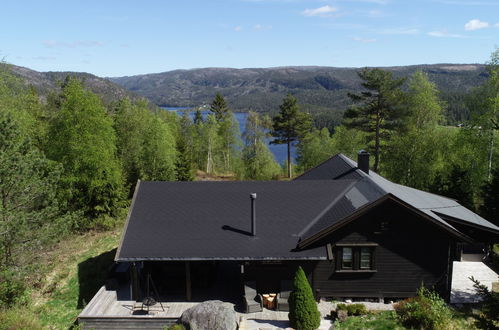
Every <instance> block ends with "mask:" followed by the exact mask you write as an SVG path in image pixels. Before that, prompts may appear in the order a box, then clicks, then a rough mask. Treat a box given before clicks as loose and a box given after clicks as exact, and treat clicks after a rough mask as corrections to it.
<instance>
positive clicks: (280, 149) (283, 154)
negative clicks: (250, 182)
mask: <svg viewBox="0 0 499 330" xmlns="http://www.w3.org/2000/svg"><path fill="white" fill-rule="evenodd" d="M163 109H165V110H168V111H175V112H181V111H184V110H190V109H189V108H169V107H163ZM210 113H211V112H210V111H209V110H203V111H201V114H202V115H203V117H206V116H207V115H208V114H210ZM190 114H191V117H192V118H194V111H191V112H190ZM234 117H236V120H237V122H238V123H239V130H240V131H241V134H242V133H243V132H244V127H245V126H246V119H247V118H248V113H247V112H235V113H234ZM271 140H272V139H271V138H269V139H267V143H269V142H270V141H271ZM269 149H270V151H271V152H272V153H273V154H274V157H275V160H276V161H277V162H278V163H279V164H281V165H282V164H284V163H285V161H286V158H287V145H286V144H270V143H269ZM291 157H292V158H293V160H294V159H295V158H296V148H295V147H292V148H291Z"/></svg>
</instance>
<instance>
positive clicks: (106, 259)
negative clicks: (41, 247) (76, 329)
mask: <svg viewBox="0 0 499 330" xmlns="http://www.w3.org/2000/svg"><path fill="white" fill-rule="evenodd" d="M119 236H120V234H119V232H118V231H117V230H116V231H110V232H91V233H87V234H85V235H82V236H74V237H71V238H69V239H66V240H64V241H63V242H60V243H59V244H58V245H57V246H56V247H55V248H54V249H52V251H50V252H48V253H47V255H46V256H44V258H43V259H44V261H45V262H46V264H45V265H44V267H43V268H44V269H45V271H46V273H45V274H44V276H43V277H44V278H43V280H42V285H41V286H40V288H39V289H34V290H33V292H32V300H33V301H32V307H31V308H30V310H32V312H33V313H34V314H35V315H37V316H38V319H39V320H40V323H41V324H42V325H43V327H44V328H49V329H67V328H70V327H71V326H72V324H73V323H74V322H75V320H76V317H77V316H78V314H79V313H80V312H81V311H82V309H83V308H84V307H85V305H86V304H87V303H88V302H89V301H90V299H92V296H93V295H94V294H95V293H96V292H97V291H98V289H99V288H100V287H101V286H102V285H103V284H104V282H105V277H106V274H107V271H108V269H109V267H110V266H111V265H112V263H113V259H114V254H115V251H116V247H117V245H118V241H119Z"/></svg>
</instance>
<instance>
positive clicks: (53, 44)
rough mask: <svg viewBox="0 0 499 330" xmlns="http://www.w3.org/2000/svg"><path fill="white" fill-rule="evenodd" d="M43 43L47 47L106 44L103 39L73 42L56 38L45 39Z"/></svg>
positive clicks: (99, 45) (97, 45)
mask: <svg viewBox="0 0 499 330" xmlns="http://www.w3.org/2000/svg"><path fill="white" fill-rule="evenodd" d="M42 44H43V45H44V46H45V47H47V48H55V47H67V48H77V47H101V46H104V43H103V42H102V41H96V40H77V41H72V42H65V41H56V40H44V41H42Z"/></svg>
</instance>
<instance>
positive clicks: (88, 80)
mask: <svg viewBox="0 0 499 330" xmlns="http://www.w3.org/2000/svg"><path fill="white" fill-rule="evenodd" d="M6 68H7V69H8V70H9V71H11V72H12V73H13V74H14V75H16V76H18V77H20V78H21V79H22V80H23V81H24V83H25V84H27V85H30V86H33V87H34V88H35V89H36V90H37V92H38V93H39V94H40V95H41V96H42V97H46V96H47V94H48V93H50V92H53V91H57V90H58V87H59V86H60V83H61V82H63V81H64V80H65V79H66V77H67V76H68V75H71V76H75V77H78V78H79V79H81V80H82V81H83V84H84V86H85V87H86V88H88V89H89V90H90V91H92V92H93V93H95V94H97V95H99V96H100V98H101V99H102V101H103V102H104V103H105V104H109V103H110V102H111V101H117V100H120V99H123V98H125V97H129V98H130V99H138V98H141V96H139V95H137V94H135V93H133V92H130V91H128V90H127V89H125V88H123V87H121V86H119V85H117V84H115V83H113V82H112V81H110V80H108V79H105V78H100V77H97V76H95V75H93V74H90V73H85V72H38V71H35V70H31V69H28V68H25V67H21V66H16V65H11V64H7V65H6Z"/></svg>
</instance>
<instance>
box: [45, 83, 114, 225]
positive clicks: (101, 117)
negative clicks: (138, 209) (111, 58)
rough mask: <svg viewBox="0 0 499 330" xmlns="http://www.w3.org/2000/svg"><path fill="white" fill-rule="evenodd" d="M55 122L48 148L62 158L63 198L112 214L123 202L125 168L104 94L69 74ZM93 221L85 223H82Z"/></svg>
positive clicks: (70, 204)
mask: <svg viewBox="0 0 499 330" xmlns="http://www.w3.org/2000/svg"><path fill="white" fill-rule="evenodd" d="M60 99H61V102H60V106H59V107H58V108H57V109H54V111H55V115H54V118H53V119H52V121H51V123H50V130H49V138H48V141H47V154H48V156H49V157H50V159H52V160H55V161H58V162H60V163H62V165H63V167H64V171H63V174H62V176H61V181H60V185H59V189H58V194H59V198H60V199H61V200H62V201H64V202H66V203H67V208H68V209H69V210H82V211H83V212H84V214H85V215H86V216H87V217H89V219H91V218H95V217H98V216H99V215H101V214H109V215H113V214H114V213H115V212H116V210H117V209H118V207H119V206H120V205H121V202H122V184H123V183H122V174H121V168H120V166H119V162H118V159H117V158H116V135H115V132H114V130H113V126H112V121H111V118H109V117H108V116H107V114H106V110H105V108H104V106H103V105H102V102H101V101H100V99H99V98H98V97H97V96H96V95H95V94H93V93H91V92H88V91H85V90H84V89H83V86H82V84H81V82H80V81H78V80H76V79H74V78H70V79H68V81H67V83H66V85H65V86H64V88H63V90H62V93H61V94H60ZM89 226H92V221H91V220H89V221H87V223H80V224H79V227H80V228H85V227H89Z"/></svg>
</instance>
